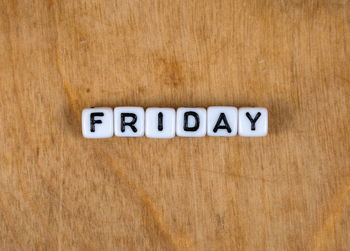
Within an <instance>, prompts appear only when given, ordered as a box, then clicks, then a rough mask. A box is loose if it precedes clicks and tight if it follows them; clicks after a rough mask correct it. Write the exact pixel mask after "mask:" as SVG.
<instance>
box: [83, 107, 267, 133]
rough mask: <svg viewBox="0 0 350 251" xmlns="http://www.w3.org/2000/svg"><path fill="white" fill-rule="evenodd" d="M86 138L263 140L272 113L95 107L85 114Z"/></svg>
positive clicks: (232, 109) (252, 109)
mask: <svg viewBox="0 0 350 251" xmlns="http://www.w3.org/2000/svg"><path fill="white" fill-rule="evenodd" d="M82 132H83V136H84V137H85V138H109V137H112V136H113V134H114V135H115V136H118V137H141V136H144V135H145V134H146V136H147V137H149V138H173V137H175V134H176V135H177V136H181V137H203V136H205V135H206V134H207V135H209V136H236V135H237V133H238V134H239V135H240V136H245V137H261V136H266V135H267V133H268V112H267V109H266V108H263V107H242V108H239V109H237V108H236V107H233V106H210V107H208V108H207V109H205V108H199V107H195V108H194V107H181V108H178V109H177V110H176V111H175V109H173V108H163V107H150V108H147V109H146V111H145V110H144V108H142V107H124V106H122V107H116V108H114V110H113V109H112V108H109V107H94V108H87V109H84V110H83V112H82Z"/></svg>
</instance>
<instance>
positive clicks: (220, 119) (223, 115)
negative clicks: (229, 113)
mask: <svg viewBox="0 0 350 251" xmlns="http://www.w3.org/2000/svg"><path fill="white" fill-rule="evenodd" d="M221 121H223V122H224V125H220V124H221ZM218 129H226V130H227V132H228V133H231V132H232V130H231V127H230V125H229V124H228V122H227V118H226V115H225V113H220V116H219V119H218V121H217V122H216V124H215V127H214V129H213V131H214V132H217V131H218Z"/></svg>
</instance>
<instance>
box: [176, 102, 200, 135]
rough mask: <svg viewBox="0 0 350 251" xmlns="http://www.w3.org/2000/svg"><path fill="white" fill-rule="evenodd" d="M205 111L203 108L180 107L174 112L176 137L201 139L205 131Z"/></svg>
mask: <svg viewBox="0 0 350 251" xmlns="http://www.w3.org/2000/svg"><path fill="white" fill-rule="evenodd" d="M206 124H207V111H206V109H204V108H190V107H181V108H178V109H177V112H176V135H177V136H181V137H203V136H205V134H206V131H207V125H206Z"/></svg>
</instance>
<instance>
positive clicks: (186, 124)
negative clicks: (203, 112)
mask: <svg viewBox="0 0 350 251" xmlns="http://www.w3.org/2000/svg"><path fill="white" fill-rule="evenodd" d="M189 116H193V117H194V119H195V120H196V123H195V124H194V126H193V127H188V117H189ZM198 128H199V116H198V114H197V113H196V112H185V114H184V131H188V132H194V131H197V130H198Z"/></svg>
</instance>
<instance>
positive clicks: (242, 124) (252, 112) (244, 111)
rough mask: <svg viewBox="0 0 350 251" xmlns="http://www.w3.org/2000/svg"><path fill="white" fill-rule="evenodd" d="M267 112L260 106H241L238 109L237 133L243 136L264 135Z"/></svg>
mask: <svg viewBox="0 0 350 251" xmlns="http://www.w3.org/2000/svg"><path fill="white" fill-rule="evenodd" d="M267 132H268V113H267V109H266V108H262V107H243V108H239V110H238V134H239V135H240V136H245V137H261V136H266V135H267Z"/></svg>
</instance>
